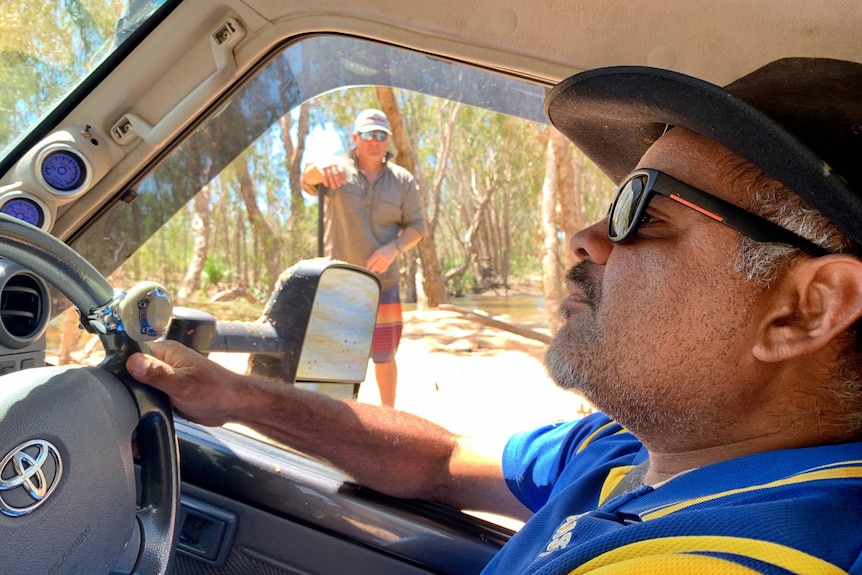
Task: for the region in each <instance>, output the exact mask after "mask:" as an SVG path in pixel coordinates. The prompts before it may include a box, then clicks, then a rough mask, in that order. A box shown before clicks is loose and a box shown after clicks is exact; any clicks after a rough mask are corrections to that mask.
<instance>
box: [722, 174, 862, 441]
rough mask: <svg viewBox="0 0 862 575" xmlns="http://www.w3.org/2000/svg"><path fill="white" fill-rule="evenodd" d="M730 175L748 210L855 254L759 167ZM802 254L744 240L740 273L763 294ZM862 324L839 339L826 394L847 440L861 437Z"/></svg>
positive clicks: (832, 248) (844, 238) (838, 250)
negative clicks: (837, 411)
mask: <svg viewBox="0 0 862 575" xmlns="http://www.w3.org/2000/svg"><path fill="white" fill-rule="evenodd" d="M723 168H725V169H726V170H728V171H729V175H730V176H731V180H732V181H734V182H736V184H735V185H736V186H743V191H744V192H745V193H747V196H748V197H749V198H750V206H748V209H749V210H751V211H752V212H754V213H756V214H757V215H759V216H761V217H763V218H766V219H768V220H770V221H772V222H775V223H776V224H778V225H779V226H781V227H783V228H786V229H788V230H790V231H792V232H794V233H796V234H798V235H800V236H802V237H804V238H807V239H809V240H811V241H813V242H814V243H815V244H817V245H819V246H822V247H824V248H826V249H827V250H829V251H830V252H833V253H841V252H844V253H847V252H852V251H853V244H852V242H851V241H850V239H849V238H848V237H847V236H846V235H845V234H844V233H843V232H842V231H841V230H840V229H839V228H838V227H837V226H835V224H833V223H832V222H831V221H829V219H827V218H826V216H824V215H823V214H822V213H820V211H819V210H817V209H816V208H814V207H812V206H810V205H809V204H807V203H806V202H805V201H803V200H802V198H801V197H799V196H798V195H796V194H795V193H793V192H791V191H790V190H789V189H788V188H787V187H786V186H784V185H783V184H781V183H780V182H778V181H776V180H774V179H772V178H770V177H769V176H767V175H766V174H764V173H763V172H762V171H761V170H759V169H758V168H757V167H755V166H753V165H751V164H749V163H747V162H740V161H739V159H738V158H734V159H731V158H728V160H727V161H726V162H725V165H724V166H723ZM802 256H803V253H802V251H801V250H800V249H799V248H795V247H793V246H788V245H785V244H769V243H762V242H758V241H756V240H753V239H751V238H749V237H748V236H745V235H740V244H739V250H738V252H737V257H736V262H735V269H736V271H737V272H739V273H741V274H742V275H743V276H744V277H746V278H747V279H748V280H749V281H751V282H754V283H755V285H757V286H758V287H760V288H761V289H763V290H766V289H767V288H769V287H770V286H771V285H772V284H773V283H774V282H775V281H776V279H777V278H778V277H779V275H780V274H781V273H782V272H783V271H785V270H786V269H788V268H789V267H790V265H791V264H792V263H793V262H794V261H795V260H796V259H797V258H799V257H802ZM859 328H860V323H859V322H857V324H856V325H854V326H853V327H852V328H851V329H849V330H848V331H847V332H845V333H844V334H843V335H842V336H841V337H840V338H838V340H837V342H836V343H837V345H838V350H839V351H838V363H837V365H836V366H835V369H834V370H833V374H832V375H833V379H834V380H835V382H836V385H834V386H829V387H828V388H827V389H824V392H825V393H827V394H829V396H828V399H829V400H831V401H832V402H834V403H835V404H836V405H838V406H840V408H841V409H842V413H844V414H845V415H844V420H843V421H842V422H839V425H841V427H842V429H841V432H842V433H844V434H847V435H848V436H858V435H859V434H860V433H862V345H860V343H862V342H860V340H859V337H860V329H859Z"/></svg>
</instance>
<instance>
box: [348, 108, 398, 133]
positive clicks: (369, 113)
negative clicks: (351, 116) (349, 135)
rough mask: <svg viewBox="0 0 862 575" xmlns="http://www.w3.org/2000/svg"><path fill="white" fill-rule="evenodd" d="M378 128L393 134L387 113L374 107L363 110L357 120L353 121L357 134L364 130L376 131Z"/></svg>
mask: <svg viewBox="0 0 862 575" xmlns="http://www.w3.org/2000/svg"><path fill="white" fill-rule="evenodd" d="M378 130H379V131H381V132H386V133H387V134H389V135H390V136H391V135H392V130H390V129H389V120H388V119H387V118H386V114H384V113H383V112H381V111H380V110H375V109H373V108H371V109H368V110H363V111H362V112H361V113H360V114H359V115H358V116H357V117H356V122H354V123H353V131H354V132H355V133H357V134H360V133H362V132H375V131H378Z"/></svg>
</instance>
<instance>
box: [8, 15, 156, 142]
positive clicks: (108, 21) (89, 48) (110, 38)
mask: <svg viewBox="0 0 862 575" xmlns="http://www.w3.org/2000/svg"><path fill="white" fill-rule="evenodd" d="M165 2H166V0H125V1H118V0H50V1H46V0H39V1H32V2H2V3H0V110H2V113H1V114H0V150H2V152H0V157H2V156H6V154H8V152H9V150H10V149H11V148H12V147H13V146H15V144H17V143H18V142H19V141H20V140H21V139H22V138H23V137H24V136H26V135H27V134H28V133H29V132H30V131H31V130H32V129H33V128H34V127H35V126H36V125H38V123H39V122H40V121H41V120H42V119H44V118H45V117H46V116H47V115H48V114H49V113H50V112H51V111H52V110H54V109H55V108H56V107H57V106H58V105H59V104H60V103H61V102H62V101H63V100H64V99H65V98H66V97H67V96H69V94H71V93H72V91H73V90H75V89H76V88H77V87H78V86H80V85H81V84H82V82H83V81H84V80H85V79H86V78H87V77H88V76H90V74H91V73H92V72H93V71H94V70H95V69H96V68H98V67H99V65H101V64H102V63H103V62H105V60H107V58H108V57H109V56H111V54H113V53H114V52H115V51H116V50H117V49H118V48H119V47H120V46H121V45H122V44H123V42H125V41H126V40H127V39H128V38H129V37H130V35H131V34H132V33H133V32H134V31H135V30H136V29H137V28H139V27H140V26H141V24H143V23H144V22H146V20H147V19H148V18H150V17H151V16H152V15H153V14H154V13H155V11H156V10H157V9H158V8H159V7H161V6H162V5H163V4H164V3H165Z"/></svg>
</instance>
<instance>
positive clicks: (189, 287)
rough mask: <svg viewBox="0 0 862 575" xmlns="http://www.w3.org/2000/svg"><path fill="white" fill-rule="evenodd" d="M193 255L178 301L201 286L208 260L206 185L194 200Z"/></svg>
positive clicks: (208, 235)
mask: <svg viewBox="0 0 862 575" xmlns="http://www.w3.org/2000/svg"><path fill="white" fill-rule="evenodd" d="M193 206H194V207H193V211H194V213H193V214H192V223H191V233H192V257H191V260H190V261H189V265H188V267H187V268H186V273H185V276H183V280H182V282H181V283H180V287H179V290H177V301H178V302H184V301H186V300H188V298H189V297H191V295H192V294H193V293H194V292H195V291H196V290H197V289H198V288H199V287H200V281H201V274H202V273H203V271H204V265H205V264H206V260H207V252H208V249H209V241H210V207H209V206H210V187H209V185H206V186H204V187H202V188H201V190H200V191H199V192H198V193H197V194H195V198H194V202H193Z"/></svg>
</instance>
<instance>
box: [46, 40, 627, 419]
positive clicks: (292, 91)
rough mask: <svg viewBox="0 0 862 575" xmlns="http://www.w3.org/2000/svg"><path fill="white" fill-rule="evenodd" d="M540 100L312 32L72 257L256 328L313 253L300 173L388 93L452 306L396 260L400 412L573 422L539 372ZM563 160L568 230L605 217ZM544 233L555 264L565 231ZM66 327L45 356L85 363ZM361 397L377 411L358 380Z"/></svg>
mask: <svg viewBox="0 0 862 575" xmlns="http://www.w3.org/2000/svg"><path fill="white" fill-rule="evenodd" d="M544 93H545V89H544V87H542V86H539V85H535V84H531V83H529V82H526V81H523V80H518V79H514V78H510V77H504V76H500V75H497V74H492V73H489V72H487V71H484V70H481V69H478V68H475V67H469V66H465V65H462V64H457V63H452V62H447V61H444V60H440V59H437V58H431V57H428V56H426V55H422V54H417V53H413V52H409V51H405V50H401V49H396V48H393V47H391V46H387V45H382V44H376V43H373V42H368V41H362V40H357V39H353V38H348V37H331V36H319V37H312V38H308V39H305V40H303V41H301V42H298V43H295V44H292V45H290V46H287V47H286V48H284V49H283V50H282V51H280V52H279V53H277V54H275V55H274V56H273V57H272V58H271V59H270V60H269V61H268V62H267V63H266V64H265V65H264V66H262V67H261V68H260V69H259V70H258V71H257V73H256V74H254V76H253V77H250V78H249V79H248V80H247V82H246V83H245V85H244V86H243V87H242V88H241V89H240V90H238V91H236V92H235V94H234V95H233V96H232V97H231V98H230V99H228V100H226V101H224V102H222V103H221V105H220V107H219V109H218V110H217V112H216V113H215V114H213V115H212V116H211V117H210V118H209V119H207V121H205V122H203V123H202V124H200V126H199V127H198V128H197V129H196V130H195V132H194V133H193V134H192V135H191V136H190V137H189V138H187V139H186V140H185V141H184V142H183V143H182V144H181V145H179V146H178V147H177V148H176V149H175V150H174V151H173V152H172V153H171V154H170V155H169V156H167V157H166V158H165V159H164V160H163V161H162V162H161V163H160V164H159V166H158V167H156V168H155V169H154V170H153V171H152V172H150V173H147V174H144V175H142V177H141V178H140V179H139V180H138V181H137V182H136V183H135V185H134V187H133V189H131V190H129V192H128V193H126V194H125V195H124V200H123V201H118V202H117V203H116V204H114V205H113V206H110V207H109V208H108V209H106V210H104V211H103V212H102V214H101V215H100V216H99V217H98V218H97V219H95V220H94V221H93V222H92V224H91V225H90V226H89V227H88V228H87V229H86V230H84V231H83V232H82V233H80V234H79V235H78V237H76V238H74V241H73V242H72V245H73V247H74V248H75V249H76V250H77V251H78V252H79V253H81V254H82V255H83V256H84V257H85V258H87V259H88V260H89V261H91V262H93V263H94V265H96V267H98V268H99V269H100V270H101V271H103V273H105V274H106V275H109V274H110V279H111V281H112V284H113V285H115V286H118V287H125V286H128V285H131V284H132V283H134V282H136V281H140V280H155V281H160V282H162V283H163V284H164V285H166V286H167V287H168V289H169V292H170V293H172V294H173V296H174V298H175V300H176V301H175V303H176V304H177V305H182V306H188V307H194V308H197V309H202V310H205V311H208V312H210V313H212V314H213V315H215V316H216V317H217V318H218V319H220V320H229V321H255V320H257V319H258V318H259V317H260V314H261V311H262V309H263V306H264V304H265V303H266V301H267V299H268V298H269V295H270V293H271V291H272V289H273V286H274V283H275V281H276V279H277V278H278V276H279V274H280V273H281V272H282V271H284V270H285V269H287V268H288V267H290V266H291V265H292V264H294V263H295V262H297V261H299V260H302V259H306V258H312V257H315V256H317V255H318V251H319V236H318V233H319V225H318V200H317V198H315V197H313V196H310V195H308V194H305V193H304V192H303V191H302V190H301V186H300V183H299V177H300V172H301V169H302V166H303V165H304V164H305V163H307V162H308V161H315V160H319V159H321V158H327V157H331V156H332V155H336V154H345V153H346V152H347V151H348V150H349V148H350V146H351V138H350V135H351V133H352V128H353V120H354V118H355V117H356V115H357V114H358V112H359V111H361V110H363V109H365V108H369V107H374V108H380V107H383V104H382V102H383V101H384V100H385V99H387V98H388V100H385V101H387V102H391V103H394V105H395V107H396V109H397V113H398V115H399V116H400V118H401V120H402V122H401V124H402V127H401V128H399V129H398V130H397V133H396V136H397V137H403V139H404V141H406V142H407V149H408V152H406V154H408V155H409V157H405V156H404V155H402V156H401V157H398V158H396V161H399V162H404V161H405V160H409V165H411V166H412V171H413V172H414V175H415V176H416V178H417V181H418V182H419V184H420V189H421V193H422V196H423V202H424V208H425V213H426V218H427V222H428V225H429V230H432V231H433V234H428V236H427V237H426V240H425V241H426V242H428V243H429V244H430V245H431V246H432V247H433V252H434V254H435V256H436V259H437V260H438V264H439V270H437V271H438V272H439V274H440V277H441V278H443V279H441V282H443V283H444V285H445V292H446V294H447V296H448V298H449V301H448V302H447V303H448V306H449V307H444V308H440V307H437V308H433V309H432V308H429V307H428V306H427V304H426V302H424V301H423V298H422V294H423V291H422V290H421V289H417V287H416V286H417V285H422V279H423V275H424V276H426V277H427V276H428V274H429V271H428V270H423V269H422V266H421V265H419V262H418V250H416V249H413V250H411V251H409V252H408V253H407V254H406V255H403V256H402V257H401V260H400V265H401V266H402V269H403V273H402V284H401V294H402V301H403V302H404V310H405V313H404V334H403V339H402V343H401V347H400V348H399V351H398V354H397V356H396V359H397V361H398V369H399V383H398V399H397V403H396V407H397V408H399V409H404V410H409V411H412V412H415V413H418V414H420V415H423V416H425V417H428V418H429V419H432V420H435V421H438V422H440V423H442V424H444V425H446V426H448V427H450V428H451V429H453V430H456V431H462V432H467V433H469V432H472V431H476V430H478V429H480V428H484V427H489V426H497V427H508V428H510V429H516V428H526V427H530V426H533V425H539V424H542V423H546V422H549V421H554V420H560V419H569V418H573V417H579V416H580V415H582V414H583V413H585V412H587V411H588V410H589V406H588V405H586V404H585V403H584V402H583V401H581V400H580V399H579V398H578V397H576V396H574V395H573V394H571V393H567V392H563V391H561V390H558V389H556V388H555V387H554V385H553V384H552V383H551V382H550V380H549V378H548V377H547V375H546V374H545V371H544V368H543V364H542V361H543V356H544V350H545V348H546V345H547V341H548V338H549V334H550V331H549V324H548V307H549V306H548V305H546V304H545V298H544V295H543V289H542V273H543V272H542V259H543V242H542V241H541V240H540V238H541V237H542V234H543V224H542V215H541V214H542V210H541V206H542V201H543V200H542V197H543V196H542V194H543V185H544V182H545V180H546V176H547V174H546V170H547V162H546V161H545V158H546V156H547V153H548V149H549V141H550V139H551V132H550V128H549V126H548V125H547V124H546V121H545V119H544V118H543V116H542V112H541V110H542V100H543V97H544ZM397 137H396V138H391V139H390V144H389V145H390V150H391V151H396V149H395V144H394V142H393V141H394V140H396V139H397ZM568 153H569V154H571V159H570V160H568V163H569V164H570V167H571V172H572V173H575V174H576V178H574V177H573V178H572V181H571V182H570V187H571V189H572V190H574V191H573V192H572V193H573V194H575V196H574V197H573V199H572V202H573V203H574V206H575V207H574V211H572V212H571V213H573V214H575V215H574V216H572V217H574V218H575V219H576V220H577V221H574V222H568V225H570V226H571V225H583V224H585V223H590V222H592V221H594V220H596V219H599V218H600V217H602V215H603V212H604V210H605V209H606V206H607V201H608V197H609V194H610V191H611V188H612V186H611V185H610V183H609V182H608V181H607V180H606V179H605V178H604V176H602V175H601V174H600V173H599V172H598V170H596V169H595V168H594V167H593V166H592V165H591V164H590V163H589V162H588V161H587V160H586V159H585V158H584V157H583V156H581V155H579V154H578V153H577V150H574V149H572V148H570V147H569V148H568ZM402 154H404V152H402ZM555 239H556V241H557V244H558V245H557V247H556V248H555V249H556V250H557V252H558V253H557V255H556V256H555V257H556V259H557V260H558V261H559V262H564V261H565V258H566V255H565V231H564V230H563V229H561V230H560V231H559V233H558V234H557V237H556V238H555ZM106 246H112V249H106ZM558 265H562V264H558ZM560 283H561V282H560ZM550 306H551V311H552V312H553V308H554V306H556V303H552V304H550ZM75 321H76V318H75V317H74V316H73V314H66V316H64V317H61V318H58V319H57V320H55V322H54V328H53V330H52V335H51V339H50V341H49V345H50V346H51V347H52V348H53V353H54V354H56V355H57V356H63V355H64V354H65V356H66V357H69V358H71V359H72V360H75V361H81V362H94V361H97V359H98V358H97V357H94V356H93V355H92V353H93V350H99V346H97V345H92V344H91V343H88V342H87V341H85V340H86V339H87V338H86V337H85V335H86V334H85V335H84V336H79V337H78V340H77V341H75V342H71V341H70V340H69V339H68V337H67V338H66V339H64V338H63V336H62V334H63V333H64V332H63V330H62V329H61V328H62V326H63V325H64V322H66V324H67V325H68V323H71V322H75ZM66 333H67V334H68V333H71V332H70V331H69V330H67V331H66ZM95 353H98V351H96V352H95ZM213 358H214V359H216V360H217V361H220V362H222V363H224V364H226V365H228V366H229V367H231V368H232V369H236V370H238V371H241V370H244V369H245V368H246V365H247V357H246V356H244V355H242V354H216V355H214V356H213ZM317 389H318V390H319V391H321V392H325V393H330V394H334V395H347V396H349V395H351V394H352V393H353V392H354V389H353V387H352V386H349V385H330V386H319V387H318V388H317ZM358 399H359V400H360V401H367V402H371V403H374V402H378V401H379V396H378V394H377V389H376V385H375V382H374V370H373V369H372V368H370V369H369V370H368V379H366V382H365V383H364V384H363V385H362V386H360V388H359V393H358Z"/></svg>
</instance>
